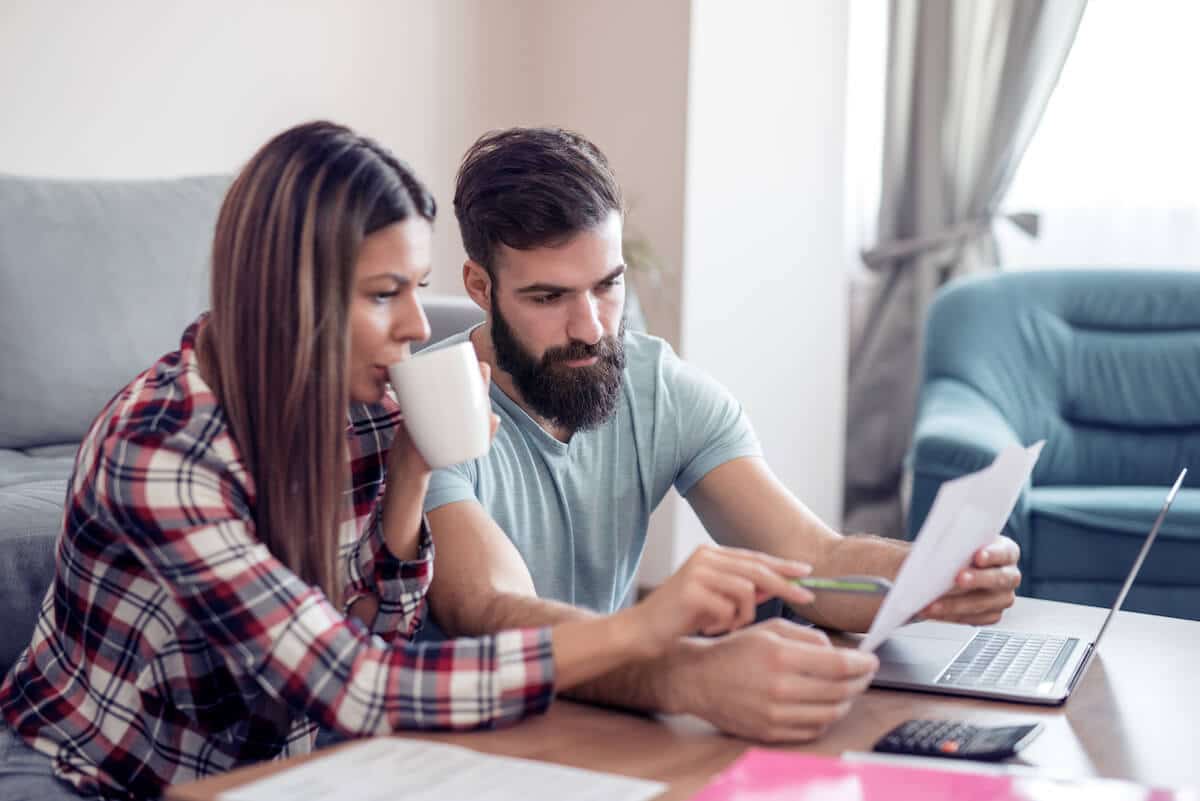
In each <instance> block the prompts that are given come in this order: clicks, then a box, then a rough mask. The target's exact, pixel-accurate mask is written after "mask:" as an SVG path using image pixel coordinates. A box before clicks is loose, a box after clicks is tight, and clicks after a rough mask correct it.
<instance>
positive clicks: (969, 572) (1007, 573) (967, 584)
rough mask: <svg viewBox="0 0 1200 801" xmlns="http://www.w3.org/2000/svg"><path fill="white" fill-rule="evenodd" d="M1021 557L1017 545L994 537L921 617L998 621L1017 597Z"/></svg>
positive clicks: (981, 623) (985, 622) (979, 622)
mask: <svg viewBox="0 0 1200 801" xmlns="http://www.w3.org/2000/svg"><path fill="white" fill-rule="evenodd" d="M1020 557H1021V548H1020V546H1018V545H1017V544H1016V543H1015V542H1013V541H1012V540H1011V539H1009V538H1008V537H997V538H996V539H995V540H994V541H993V542H992V543H991V544H989V545H987V546H985V547H983V548H980V549H979V550H978V551H976V552H975V555H974V556H973V557H972V558H971V564H970V565H968V566H967V567H965V568H963V569H962V570H960V571H959V573H958V575H957V576H956V577H955V578H954V588H953V589H951V590H950V591H949V592H947V593H946V594H945V595H943V596H942V597H941V598H939V599H937V600H936V601H934V602H933V603H931V604H930V605H929V606H927V607H925V608H924V609H923V610H921V613H920V617H922V618H927V619H932V620H945V621H948V622H951V623H967V624H969V625H972V626H986V625H988V624H990V623H995V622H997V621H998V620H1000V615H1001V614H1002V613H1003V612H1004V610H1005V609H1007V608H1008V607H1010V606H1012V605H1013V601H1014V600H1016V589H1017V585H1018V584H1020V583H1021V571H1020V569H1019V568H1018V567H1017V560H1018V559H1020Z"/></svg>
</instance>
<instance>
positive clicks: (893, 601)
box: [858, 441, 1045, 651]
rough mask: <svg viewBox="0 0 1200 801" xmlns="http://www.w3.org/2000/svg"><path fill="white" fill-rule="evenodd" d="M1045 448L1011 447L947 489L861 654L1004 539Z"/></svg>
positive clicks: (939, 496) (1036, 445) (937, 499)
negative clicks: (1003, 533) (984, 549)
mask: <svg viewBox="0 0 1200 801" xmlns="http://www.w3.org/2000/svg"><path fill="white" fill-rule="evenodd" d="M1044 444H1045V442H1044V441H1040V442H1036V443H1034V444H1033V445H1030V446H1029V447H1028V448H1022V447H1020V446H1019V445H1013V446H1012V447H1009V448H1005V449H1004V450H1003V451H1001V452H1000V455H999V456H997V457H996V460H995V461H994V462H992V463H991V464H990V465H989V466H987V467H985V468H983V469H982V470H980V471H978V472H976V473H970V474H968V475H965V476H960V477H958V478H955V479H951V480H950V481H947V482H945V483H944V484H942V486H941V487H940V488H939V489H938V492H937V495H936V496H935V497H934V499H933V506H932V507H931V508H930V510H929V514H928V515H927V516H926V518H925V524H924V525H922V526H921V530H920V532H918V533H917V538H916V541H915V542H913V547H912V551H911V552H910V553H909V555H908V558H907V559H905V560H904V564H903V565H902V566H901V568H900V573H899V574H898V575H897V576H896V580H895V582H893V584H892V590H891V592H889V593H888V595H887V597H886V598H884V601H883V605H882V606H881V607H880V608H879V613H878V614H877V615H875V621H874V622H873V623H872V624H871V630H870V631H868V632H867V636H866V637H864V638H863V639H862V641H861V642H860V643H859V645H858V647H859V649H860V650H863V651H874V650H875V649H876V648H878V647H879V646H880V645H882V644H883V642H884V640H886V639H887V638H888V637H890V636H891V634H892V632H893V631H895V630H896V628H897V627H899V626H902V625H904V624H905V623H907V622H908V621H909V620H911V619H912V616H913V615H915V614H916V613H917V612H920V611H921V610H922V609H924V608H925V607H926V606H928V605H929V604H930V603H932V602H933V601H934V600H935V599H936V598H939V597H941V596H942V595H944V594H945V593H946V591H947V590H949V589H950V588H951V587H953V586H954V577H955V576H956V575H957V574H958V571H959V570H961V569H962V568H964V567H966V566H967V564H968V563H969V562H970V561H971V557H972V555H973V554H974V553H975V552H976V551H978V550H979V549H980V548H982V547H983V546H985V545H987V544H988V543H989V542H991V541H992V540H994V539H995V538H996V537H997V536H999V534H1000V532H1001V531H1002V530H1003V529H1004V524H1005V522H1007V521H1008V516H1009V514H1010V513H1011V512H1012V509H1013V506H1015V505H1016V503H1017V498H1019V497H1020V495H1021V489H1022V488H1023V487H1024V486H1025V483H1026V482H1027V481H1028V480H1029V474H1030V472H1032V470H1033V465H1034V463H1035V462H1037V459H1038V454H1040V453H1041V452H1042V445H1044Z"/></svg>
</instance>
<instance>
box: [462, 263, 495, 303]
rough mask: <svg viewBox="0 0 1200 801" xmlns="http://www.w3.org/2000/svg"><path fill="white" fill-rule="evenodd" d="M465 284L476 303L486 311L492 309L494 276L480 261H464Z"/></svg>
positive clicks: (468, 293)
mask: <svg viewBox="0 0 1200 801" xmlns="http://www.w3.org/2000/svg"><path fill="white" fill-rule="evenodd" d="M463 286H464V287H465V288H466V290H467V295H468V296H469V297H470V298H471V300H473V301H475V305H476V306H478V307H479V308H480V309H482V310H483V311H484V312H489V313H490V312H491V310H492V276H491V275H489V274H488V271H487V270H485V269H484V268H483V265H481V264H479V263H478V262H474V261H471V260H470V259H467V260H466V261H465V262H463Z"/></svg>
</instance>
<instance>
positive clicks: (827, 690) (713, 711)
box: [672, 618, 879, 742]
mask: <svg viewBox="0 0 1200 801" xmlns="http://www.w3.org/2000/svg"><path fill="white" fill-rule="evenodd" d="M878 667H879V660H878V659H877V658H876V657H875V656H874V654H867V653H862V652H860V651H855V650H852V649H847V648H835V647H833V646H832V645H830V643H829V638H828V637H826V636H825V634H824V633H823V632H821V631H819V630H817V629H811V628H807V627H805V626H799V625H797V624H795V623H792V622H790V621H787V620H783V619H781V618H775V619H772V620H768V621H766V622H764V623H758V624H756V625H754V626H750V627H748V628H745V629H740V630H738V631H736V632H734V633H732V634H729V635H727V636H725V637H721V638H720V639H716V640H711V641H708V642H706V643H705V645H704V648H703V650H702V651H701V652H700V653H699V654H695V655H693V658H691V659H690V660H689V661H688V662H687V663H686V664H680V665H679V669H678V670H677V671H674V675H673V676H672V679H673V680H674V682H675V683H676V684H677V689H678V690H679V691H680V692H681V693H683V696H682V698H681V703H680V704H679V707H680V709H681V711H685V712H688V713H691V714H694V715H697V716H699V717H702V718H704V719H705V720H707V721H708V722H710V723H712V724H713V725H714V726H716V727H717V728H719V729H721V730H722V731H725V732H727V733H729V734H733V735H737V736H739V737H746V738H749V739H753V740H761V741H763V742H807V741H809V740H814V739H816V738H817V737H820V736H821V735H822V734H823V733H824V732H825V730H826V729H827V728H829V726H830V725H831V724H832V723H834V722H835V721H837V720H840V719H841V718H842V717H844V716H845V714H846V712H847V711H849V709H850V704H851V702H852V701H853V700H854V699H855V698H856V697H858V696H859V695H860V694H861V693H862V692H863V690H865V689H866V688H867V685H868V684H870V682H871V677H872V676H873V675H874V673H875V671H876V669H877V668H878Z"/></svg>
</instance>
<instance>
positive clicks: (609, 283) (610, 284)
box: [600, 278, 621, 291]
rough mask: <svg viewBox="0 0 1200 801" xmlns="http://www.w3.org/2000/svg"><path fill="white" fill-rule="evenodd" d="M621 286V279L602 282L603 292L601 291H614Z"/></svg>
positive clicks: (601, 288)
mask: <svg viewBox="0 0 1200 801" xmlns="http://www.w3.org/2000/svg"><path fill="white" fill-rule="evenodd" d="M620 285H621V279H620V278H610V279H609V280H607V281H601V282H600V290H601V291H608V290H610V289H612V288H613V287H616V286H620Z"/></svg>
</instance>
